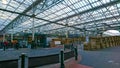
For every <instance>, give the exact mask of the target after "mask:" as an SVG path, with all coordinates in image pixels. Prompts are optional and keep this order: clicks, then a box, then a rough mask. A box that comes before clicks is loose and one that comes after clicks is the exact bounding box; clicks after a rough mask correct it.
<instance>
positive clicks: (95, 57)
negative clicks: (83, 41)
mask: <svg viewBox="0 0 120 68" xmlns="http://www.w3.org/2000/svg"><path fill="white" fill-rule="evenodd" d="M79 54H80V55H81V57H82V58H81V59H82V60H81V61H80V62H79V64H83V65H87V66H91V67H93V68H120V46H116V47H109V48H105V49H100V50H97V51H83V50H80V51H79Z"/></svg>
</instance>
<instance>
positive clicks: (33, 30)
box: [32, 17, 35, 41]
mask: <svg viewBox="0 0 120 68" xmlns="http://www.w3.org/2000/svg"><path fill="white" fill-rule="evenodd" d="M34 40H35V19H34V17H33V22H32V41H34Z"/></svg>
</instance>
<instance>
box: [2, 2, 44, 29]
mask: <svg viewBox="0 0 120 68" xmlns="http://www.w3.org/2000/svg"><path fill="white" fill-rule="evenodd" d="M42 1H43V0H36V1H35V2H33V3H32V4H31V5H30V6H29V7H28V8H27V9H25V10H24V11H23V12H22V13H18V12H13V11H9V10H5V9H1V10H3V11H7V12H11V13H16V14H19V16H17V17H16V18H15V19H14V20H12V21H11V22H10V23H9V24H8V25H7V26H5V27H4V28H3V29H2V31H4V30H5V29H6V28H8V27H9V26H10V25H11V24H12V23H13V22H14V21H16V20H17V19H19V18H20V17H21V16H22V15H25V16H27V15H26V13H27V12H28V11H30V10H31V9H32V7H35V6H37V5H38V4H39V3H41V2H42Z"/></svg>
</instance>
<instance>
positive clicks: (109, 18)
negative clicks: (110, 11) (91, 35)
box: [44, 15, 120, 32]
mask: <svg viewBox="0 0 120 68" xmlns="http://www.w3.org/2000/svg"><path fill="white" fill-rule="evenodd" d="M115 17H116V18H120V16H119V15H118V16H115ZM111 19H114V17H108V18H102V19H98V20H93V21H89V22H84V23H80V24H75V25H72V26H78V25H86V24H90V23H94V22H99V21H103V20H111ZM101 24H102V23H101ZM104 24H105V23H104ZM106 25H107V24H106ZM107 26H108V25H107ZM63 28H65V27H61V28H57V29H52V30H58V29H63ZM47 31H51V30H47ZM44 32H46V31H44Z"/></svg>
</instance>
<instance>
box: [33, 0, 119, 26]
mask: <svg viewBox="0 0 120 68" xmlns="http://www.w3.org/2000/svg"><path fill="white" fill-rule="evenodd" d="M119 2H120V1H119V0H115V1H112V2H110V3H106V4H104V5H100V6H97V7H94V8H91V9H89V10H85V11H82V12H79V13H77V14H73V15H70V16H68V17H64V18H61V19H58V20H56V21H54V22H55V23H56V22H59V21H63V20H65V19H68V18H72V17H75V16H78V15H82V14H84V13H88V12H91V11H95V10H98V9H101V8H103V7H104V6H106V7H107V6H111V5H114V4H117V3H119ZM48 24H51V23H50V22H49V23H46V24H43V25H39V26H36V27H35V28H38V27H41V26H45V25H48Z"/></svg>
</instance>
